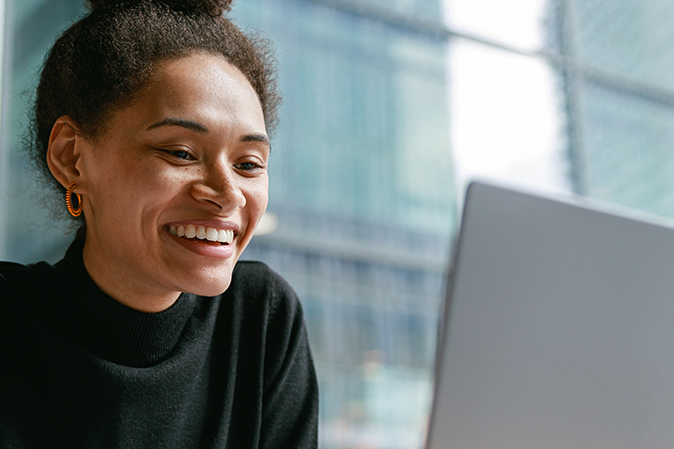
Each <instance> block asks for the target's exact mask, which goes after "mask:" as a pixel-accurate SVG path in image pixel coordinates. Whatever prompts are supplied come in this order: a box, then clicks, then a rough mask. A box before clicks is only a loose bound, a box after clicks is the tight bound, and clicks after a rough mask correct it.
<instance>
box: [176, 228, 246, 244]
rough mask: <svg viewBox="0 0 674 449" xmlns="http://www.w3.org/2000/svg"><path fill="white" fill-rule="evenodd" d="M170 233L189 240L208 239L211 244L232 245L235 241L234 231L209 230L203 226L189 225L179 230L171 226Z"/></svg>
mask: <svg viewBox="0 0 674 449" xmlns="http://www.w3.org/2000/svg"><path fill="white" fill-rule="evenodd" d="M169 232H170V233H171V234H173V235H177V236H178V237H186V238H188V239H193V238H195V237H196V238H198V239H200V240H204V239H206V240H208V241H209V242H220V243H232V240H234V231H232V230H225V229H215V228H207V227H205V226H201V225H198V226H196V227H195V226H194V225H187V227H183V225H180V226H178V227H177V228H176V227H175V226H170V227H169Z"/></svg>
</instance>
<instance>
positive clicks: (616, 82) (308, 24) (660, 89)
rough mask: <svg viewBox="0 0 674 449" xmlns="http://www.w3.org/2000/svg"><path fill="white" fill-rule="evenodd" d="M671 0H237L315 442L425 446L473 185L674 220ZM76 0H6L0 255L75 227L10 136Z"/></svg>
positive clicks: (22, 121)
mask: <svg viewBox="0 0 674 449" xmlns="http://www.w3.org/2000/svg"><path fill="white" fill-rule="evenodd" d="M672 6H674V0H657V1H650V2H644V1H642V0H612V1H608V0H603V1H602V0H549V1H546V0H511V1H508V2H504V1H502V0H445V1H442V0H237V1H235V2H234V7H233V12H232V14H231V17H233V18H234V20H235V21H236V22H237V23H239V24H240V25H241V26H243V27H244V28H245V29H249V30H262V31H263V33H264V34H265V35H266V36H268V37H269V38H271V39H272V40H273V41H274V42H275V44H276V48H277V56H278V59H279V63H280V68H281V78H280V82H281V86H282V89H283V91H284V93H285V102H284V105H283V108H282V111H281V125H280V128H279V130H278V133H277V136H276V138H275V141H274V142H273V147H274V150H273V155H272V157H271V165H270V177H271V186H270V203H269V211H270V214H269V217H268V221H267V223H268V224H269V226H267V228H268V229H267V231H268V232H270V233H268V234H267V235H261V236H257V237H255V238H254V239H253V242H252V243H251V245H250V247H249V248H248V249H247V250H246V252H245V253H244V258H246V259H259V260H263V261H265V262H267V263H268V264H269V265H270V266H271V267H272V268H274V269H275V270H277V271H278V272H280V273H281V274H283V276H285V277H286V278H287V279H288V280H289V281H290V283H291V284H292V285H293V286H294V288H295V289H296V290H297V292H298V294H299V296H300V297H301V299H302V302H303V305H304V309H305V312H306V318H307V323H308V327H309V334H310V339H311V345H312V349H313V353H314V357H315V360H316V365H317V370H318V375H319V381H320V384H321V385H320V386H321V429H320V445H321V447H322V448H325V449H332V448H354V449H356V448H359V449H364V448H378V449H380V448H381V449H384V448H391V449H395V448H406V449H409V448H418V447H421V445H422V442H423V437H424V431H425V428H426V423H427V417H428V411H429V407H430V401H431V393H432V381H433V362H434V351H435V346H436V337H437V332H438V324H439V319H440V311H441V300H442V298H443V289H444V283H445V274H446V271H447V267H448V263H449V260H450V256H451V249H452V248H451V246H452V245H451V242H452V240H453V238H454V236H455V234H456V231H457V230H458V220H459V216H460V212H459V209H460V206H461V203H462V195H463V192H464V189H465V185H466V182H467V181H468V180H470V179H474V178H476V177H477V178H481V179H493V180H498V181H500V182H502V183H504V182H505V183H508V184H517V185H525V186H532V187H535V188H537V189H542V190H549V191H561V192H568V191H571V192H576V193H581V194H585V195H589V196H593V197H597V198H601V199H604V200H608V201H611V202H615V203H619V204H622V205H625V206H629V207H633V208H638V209H642V210H645V211H648V212H653V213H656V214H660V215H665V216H670V217H674V148H673V145H674V76H673V75H672V73H674V45H673V44H672V43H674V27H672V26H671V25H672V23H674V21H673V20H672V19H674V8H672ZM83 11H84V8H83V6H82V2H81V0H0V52H1V53H0V57H1V58H0V59H1V60H2V71H0V85H1V89H0V99H1V104H2V110H1V119H2V121H1V128H0V259H2V260H12V261H17V262H22V263H27V262H32V261H36V260H48V261H51V262H55V261H57V260H58V259H60V257H61V256H62V254H63V253H64V251H65V248H66V247H67V245H68V244H69V242H70V241H71V240H72V238H73V236H72V234H69V233H68V232H67V230H66V229H64V225H63V224H60V223H59V222H56V221H54V220H53V219H52V218H51V217H50V216H49V213H48V212H46V211H45V210H44V209H43V208H42V207H41V206H40V202H39V200H38V199H36V198H39V193H38V191H37V190H36V188H35V187H34V186H35V181H34V175H33V174H32V173H31V171H30V169H29V166H28V162H27V160H26V159H25V157H24V156H23V153H22V144H21V138H22V133H23V132H24V130H25V126H26V118H25V117H26V114H25V112H26V108H27V107H28V104H29V102H30V98H31V94H30V93H26V92H27V91H28V92H30V89H31V88H32V87H33V86H34V85H35V76H36V73H37V71H38V70H39V66H40V63H41V61H42V59H43V57H44V51H45V48H47V47H48V46H49V45H50V44H51V43H52V42H53V40H54V38H55V36H56V35H57V34H58V33H59V31H61V30H62V29H64V28H65V27H67V26H68V25H69V24H70V23H72V21H73V19H74V18H76V17H77V16H78V15H80V14H81V13H82V12H83Z"/></svg>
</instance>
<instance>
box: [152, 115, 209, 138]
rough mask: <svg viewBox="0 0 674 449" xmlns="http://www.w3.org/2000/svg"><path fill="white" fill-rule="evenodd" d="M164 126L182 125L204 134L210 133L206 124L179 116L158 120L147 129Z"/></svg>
mask: <svg viewBox="0 0 674 449" xmlns="http://www.w3.org/2000/svg"><path fill="white" fill-rule="evenodd" d="M162 126H182V127H183V128H187V129H189V130H190V131H195V132H198V133H202V134H205V133H208V128H206V126H204V125H202V124H201V123H197V122H193V121H191V120H185V119H182V118H177V117H167V118H165V119H164V120H162V121H161V122H157V123H155V124H154V125H150V126H148V127H147V130H148V131H150V130H152V129H155V128H159V127H162Z"/></svg>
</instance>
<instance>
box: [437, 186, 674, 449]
mask: <svg viewBox="0 0 674 449" xmlns="http://www.w3.org/2000/svg"><path fill="white" fill-rule="evenodd" d="M450 284H451V285H450V286H449V287H448V293H447V304H446V307H445V321H444V322H445V326H444V330H443V332H444V336H443V338H442V342H441V345H440V349H439V352H438V355H439V362H438V366H437V372H436V387H435V399H434V404H433V412H432V418H431V424H430V429H429V431H428V435H427V441H426V447H427V449H444V448H451V449H468V448H470V449H497V448H498V449H505V448H512V449H522V448H527V449H529V448H531V449H533V448H545V449H555V448H559V449H562V448H563V449H570V448H573V449H598V448H610V449H622V448H624V449H628V448H629V449H636V448H648V449H658V448H663V449H664V448H667V449H671V448H672V447H674V229H673V228H671V227H668V226H667V225H663V224H661V223H657V222H655V221H651V222H646V221H643V220H637V219H634V218H629V217H628V216H623V215H621V214H615V213H612V212H606V211H605V210H598V209H596V208H594V207H589V206H587V205H584V204H578V203H576V202H575V201H564V200H551V199H546V198H542V197H538V196H535V195H530V194H525V193H520V192H515V191H510V190H506V189H501V188H498V187H493V186H489V185H485V184H478V183H474V184H472V185H471V186H470V187H469V190H468V194H467V197H466V202H465V206H464V216H463V222H462V227H461V235H460V241H459V245H458V249H457V253H456V258H455V263H454V270H453V276H452V282H450Z"/></svg>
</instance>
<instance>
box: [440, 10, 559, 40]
mask: <svg viewBox="0 0 674 449" xmlns="http://www.w3.org/2000/svg"><path fill="white" fill-rule="evenodd" d="M548 16H549V11H548V0H518V1H516V2H504V1H500V0H470V1H467V0H447V1H446V2H445V17H446V22H447V24H448V25H449V26H450V27H451V28H452V29H453V30H457V31H460V32H465V33H468V34H471V35H476V36H481V37H484V38H487V39H490V40H494V41H497V42H499V43H500V44H504V45H510V46H514V47H517V48H521V49H526V50H538V49H540V48H541V47H543V43H544V42H545V36H546V33H547V31H546V26H547V20H548Z"/></svg>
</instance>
